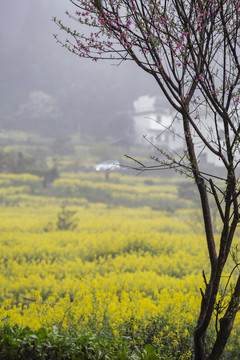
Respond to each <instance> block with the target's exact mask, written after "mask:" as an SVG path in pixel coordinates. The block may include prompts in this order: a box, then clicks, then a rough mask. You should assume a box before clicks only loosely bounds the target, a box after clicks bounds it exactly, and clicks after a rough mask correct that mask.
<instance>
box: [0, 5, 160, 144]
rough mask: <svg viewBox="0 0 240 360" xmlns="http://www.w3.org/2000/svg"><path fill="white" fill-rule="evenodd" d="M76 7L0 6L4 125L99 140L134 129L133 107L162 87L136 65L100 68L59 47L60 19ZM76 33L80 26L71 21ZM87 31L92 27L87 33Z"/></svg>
mask: <svg viewBox="0 0 240 360" xmlns="http://www.w3.org/2000/svg"><path fill="white" fill-rule="evenodd" d="M67 9H68V10H70V11H72V12H74V11H75V8H74V7H73V6H72V5H71V3H70V1H67V0H66V1H61V0H51V1H49V0H41V1H37V0H22V1H21V2H19V1H17V0H14V1H11V2H2V3H1V5H0V66H1V75H0V76H1V78H0V93H1V97H0V127H1V128H3V129H22V130H25V131H31V132H32V131H36V132H39V133H41V134H43V135H56V136H63V135H68V134H69V133H71V132H76V131H80V132H81V133H82V134H83V135H84V136H85V135H86V136H90V137H92V138H93V139H103V138H106V137H109V136H110V137H111V136H112V137H115V138H116V137H125V136H127V133H128V132H129V131H132V124H131V117H130V116H129V112H131V107H132V102H133V100H134V99H136V98H137V97H138V96H139V95H141V94H146V93H154V92H156V91H157V87H156V85H155V83H154V81H153V80H152V79H151V77H150V76H148V75H145V74H143V73H142V72H141V70H139V69H138V68H137V67H136V65H134V64H131V63H123V64H122V65H121V66H118V67H117V66H113V64H111V63H110V62H104V63H100V62H98V63H93V62H91V61H89V60H85V59H79V58H77V57H76V56H74V55H73V54H71V53H69V52H68V51H67V50H66V49H63V48H62V47H61V46H59V45H58V44H56V41H55V39H54V38H53V35H52V34H53V33H57V32H58V31H59V30H58V28H57V26H56V25H55V24H54V23H53V22H52V21H51V18H52V17H53V16H58V17H60V18H61V19H62V20H63V21H65V22H68V23H69V19H68V17H67V16H66V15H65V10H67ZM70 25H71V27H73V28H74V27H77V26H79V25H78V24H77V23H74V22H71V23H70ZM83 31H84V29H83Z"/></svg>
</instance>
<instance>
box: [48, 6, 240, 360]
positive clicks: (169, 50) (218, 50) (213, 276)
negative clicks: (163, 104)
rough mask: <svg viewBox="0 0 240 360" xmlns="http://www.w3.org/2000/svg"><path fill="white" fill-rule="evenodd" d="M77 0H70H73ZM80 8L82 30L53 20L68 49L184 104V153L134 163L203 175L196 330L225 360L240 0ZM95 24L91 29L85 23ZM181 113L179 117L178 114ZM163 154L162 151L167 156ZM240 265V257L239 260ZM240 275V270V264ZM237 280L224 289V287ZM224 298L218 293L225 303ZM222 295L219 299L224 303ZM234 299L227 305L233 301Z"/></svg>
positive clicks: (199, 341)
mask: <svg viewBox="0 0 240 360" xmlns="http://www.w3.org/2000/svg"><path fill="white" fill-rule="evenodd" d="M70 1H71V0H70ZM71 2H72V3H73V4H75V5H76V10H77V11H76V14H75V15H74V16H73V15H70V14H69V17H70V18H71V19H75V20H77V21H78V23H80V24H81V26H80V27H79V28H80V29H82V26H83V25H85V30H84V32H83V33H80V32H78V31H77V30H71V29H70V28H68V27H66V26H64V25H63V24H62V22H61V21H60V20H57V19H54V20H55V22H56V24H57V25H58V26H59V27H60V29H62V30H65V31H66V32H67V33H68V35H69V36H70V35H71V36H70V39H67V40H66V42H65V41H62V40H61V39H59V37H58V36H56V38H57V41H59V42H60V43H61V44H62V45H63V46H65V47H66V48H68V49H69V50H70V51H72V52H73V53H75V54H76V55H78V56H79V57H85V58H89V59H92V60H93V61H97V60H100V59H101V60H103V59H109V60H111V61H117V62H121V61H127V60H129V61H133V62H135V63H136V64H137V65H138V66H139V67H140V68H141V69H142V70H143V71H145V72H147V73H148V74H149V75H151V76H152V77H153V78H154V79H155V81H156V82H157V84H158V85H159V88H160V89H161V91H162V92H163V94H164V96H165V97H166V98H167V100H168V102H169V103H170V104H171V106H172V107H173V108H174V109H175V110H176V113H177V116H176V119H175V120H174V121H173V123H172V125H171V129H170V128H169V129H168V130H170V131H172V132H173V133H175V124H176V121H178V122H179V121H181V123H182V132H181V134H178V136H180V137H182V138H183V139H184V140H185V150H183V152H182V154H179V155H178V156H173V155H172V154H170V153H167V151H166V150H165V149H158V150H159V151H160V152H161V154H162V155H164V156H165V158H164V160H159V159H158V158H155V160H156V161H157V163H155V164H154V166H152V167H147V166H145V165H144V164H141V163H139V162H137V161H136V162H135V164H136V168H138V169H140V170H150V169H165V168H168V167H172V168H175V170H176V171H179V172H184V173H186V174H187V175H189V176H192V178H193V179H194V181H195V183H196V186H197V189H198V191H199V194H200V201H201V207H202V213H203V221H204V225H205V233H206V243H207V248H208V252H209V259H210V268H211V271H210V274H209V277H207V276H205V273H204V272H203V275H204V276H203V278H204V283H205V286H204V289H202V290H201V294H200V296H201V297H202V302H201V309H200V313H199V318H198V322H197V324H196V327H195V331H194V352H195V359H196V360H206V359H208V360H217V359H219V358H220V356H221V355H222V353H223V350H224V347H225V345H226V343H227V340H228V338H229V336H230V333H231V330H232V327H233V323H234V319H235V316H236V313H237V311H238V309H239V302H240V276H239V275H237V276H235V277H234V276H232V278H231V280H232V279H235V282H234V286H233V288H232V291H230V292H228V296H229V300H228V302H227V306H225V307H224V305H223V302H224V301H225V300H226V299H223V298H224V296H223V295H222V296H218V295H219V291H220V287H221V283H222V281H223V271H224V268H225V265H226V262H227V260H228V258H229V255H230V253H231V249H232V243H233V239H234V235H235V232H236V229H237V226H238V224H239V218H240V216H239V195H240V185H239V177H238V170H239V169H238V168H239V163H240V160H239V158H240V153H239V142H240V117H239V110H240V108H239V100H240V62H239V55H240V52H239V50H240V32H239V29H240V1H239V0H102V1H97V4H96V0H79V1H77V0H76V1H75V2H74V1H71ZM86 27H88V28H89V31H88V30H87V29H86ZM179 119H180V120H179ZM203 151H208V152H209V153H211V154H212V155H213V156H214V157H215V159H216V161H218V162H220V163H221V165H222V166H223V167H224V169H225V176H223V177H217V176H215V175H214V174H211V173H207V174H206V173H205V172H204V168H203V167H202V163H201V161H199V158H200V155H201V153H202V152H203ZM159 157H160V156H159ZM210 196H212V197H213V198H214V200H215V205H216V208H217V209H218V215H219V219H220V222H221V224H222V230H221V236H220V241H219V242H216V238H215V237H216V236H215V234H214V231H213V225H212V212H211V209H210V205H209V197H210ZM234 259H235V261H236V266H235V268H234V270H238V267H239V264H238V260H237V255H236V254H235V257H234ZM236 272H238V273H239V271H236ZM227 288H228V287H227V286H226V288H225V294H226V292H227V290H226V289H227ZM217 299H218V300H217ZM219 299H220V300H219ZM225 305H226V304H225ZM215 310H216V313H217V317H216V337H215V340H214V343H213V345H212V347H211V348H210V349H209V347H207V346H206V334H207V330H208V328H209V325H210V322H211V320H212V319H213V317H214V311H215Z"/></svg>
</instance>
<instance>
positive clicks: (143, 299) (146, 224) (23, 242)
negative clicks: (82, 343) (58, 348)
mask: <svg viewBox="0 0 240 360" xmlns="http://www.w3.org/2000/svg"><path fill="white" fill-rule="evenodd" d="M110 179H111V181H110V182H109V183H106V182H104V176H103V175H102V174H83V175H79V174H77V175H76V174H63V175H62V177H61V178H60V179H58V180H56V181H55V182H54V184H53V185H52V187H51V188H48V189H42V185H41V179H39V178H38V177H35V176H30V175H8V174H2V175H0V186H1V188H0V199H1V204H0V319H2V321H3V319H6V317H7V318H8V321H9V323H10V324H15V323H18V324H19V325H22V326H25V325H29V326H30V327H31V328H33V329H37V328H39V327H40V326H46V327H47V328H51V327H53V326H61V327H63V328H71V327H72V326H73V327H74V328H83V327H84V326H86V325H87V324H89V323H90V322H93V321H94V322H95V323H96V326H99V327H101V324H102V323H103V322H104V321H106V319H107V321H108V322H109V323H110V325H111V327H112V329H114V331H115V332H116V333H117V332H118V329H119V328H120V326H121V324H123V323H124V322H126V321H129V320H130V319H132V318H134V319H136V320H144V321H148V319H149V318H151V317H154V316H161V315H164V316H165V317H166V318H167V319H168V324H169V325H170V324H171V323H172V324H174V327H175V328H176V329H179V331H180V330H181V331H182V329H183V328H184V326H185V325H186V324H192V323H194V321H195V319H196V315H197V312H198V309H199V305H200V300H201V299H200V295H199V293H200V292H199V288H200V287H202V286H204V285H203V279H202V270H203V269H204V270H205V273H206V276H208V256H207V252H206V247H205V240H204V234H203V233H202V232H201V231H199V230H197V229H199V228H200V227H199V223H200V219H198V220H196V219H197V217H196V216H193V215H194V214H199V212H198V209H194V208H193V203H191V202H190V201H188V200H186V201H185V204H186V206H185V207H181V206H180V205H179V206H176V208H173V207H172V205H171V208H166V210H164V209H163V208H162V206H161V201H163V204H166V203H169V204H174V201H176V204H177V203H178V204H180V202H179V198H178V184H179V181H180V180H181V181H182V179H180V180H179V179H156V178H154V179H153V182H154V184H151V183H149V185H147V184H148V183H147V182H146V179H144V178H143V177H135V176H126V175H125V176H124V175H119V174H118V175H117V174H115V175H112V174H111V177H110ZM84 189H85V190H84ZM98 191H99V192H100V191H105V193H103V195H104V196H105V195H106V193H107V194H110V195H111V199H110V200H111V201H110V200H108V201H105V203H104V202H94V201H89V198H90V196H91V194H95V193H96V194H98ZM67 194H69V196H67ZM86 194H89V195H88V196H89V197H87V195H86ZM96 196H97V195H96ZM118 198H120V200H119V202H117V199H118ZM147 198H148V199H151V198H153V199H154V206H151V204H150V203H149V204H150V205H147V206H146V205H144V201H145V199H147ZM108 199H109V198H108ZM131 199H136V203H137V206H134V203H133V202H131V201H130V200H131ZM141 199H142V200H141ZM93 200H94V199H93ZM140 200H141V201H142V203H141V204H140V202H139V201H140ZM128 201H129V202H128ZM171 201H173V202H171ZM125 203H126V204H127V205H129V206H126V205H125ZM63 204H64V205H66V206H67V208H68V209H70V210H71V211H74V212H75V215H74V217H75V219H76V220H77V222H76V224H77V226H76V228H75V229H74V230H64V231H63V230H61V231H60V230H59V228H58V227H57V219H58V214H59V211H60V210H61V206H62V205H63ZM156 204H159V206H157V209H156ZM199 216H200V215H199ZM197 221H198V222H199V223H197ZM194 229H196V230H194ZM184 324H185V325H184ZM169 325H168V326H169ZM176 331H177V330H176ZM185 331H186V335H187V332H188V330H187V328H186V329H185ZM169 336H171V334H170V335H169ZM174 336H176V334H175V335H174Z"/></svg>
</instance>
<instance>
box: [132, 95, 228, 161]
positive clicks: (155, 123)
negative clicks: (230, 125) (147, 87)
mask: <svg viewBox="0 0 240 360" xmlns="http://www.w3.org/2000/svg"><path fill="white" fill-rule="evenodd" d="M133 108H134V112H133V119H134V123H135V133H136V143H137V144H146V145H149V142H150V143H152V144H154V145H155V146H156V147H158V148H161V149H162V150H166V151H167V152H169V153H174V154H179V155H180V156H181V155H182V154H183V152H184V150H185V149H186V146H185V140H184V136H183V124H182V121H181V119H178V118H177V116H176V111H175V110H174V109H173V108H170V105H169V104H168V102H167V101H166V100H165V99H164V98H163V97H156V96H149V95H144V96H140V97H139V98H138V99H137V100H136V101H134V102H133ZM198 113H199V117H200V119H201V121H200V120H199V125H198V126H199V127H201V132H202V133H203V134H204V136H205V137H206V138H207V139H208V141H209V142H211V138H212V137H214V134H213V131H212V129H211V127H210V125H209V124H211V123H212V119H211V118H210V115H209V114H206V111H204V109H203V108H201V107H199V108H198ZM196 121H197V120H196ZM220 132H221V129H220ZM192 135H193V138H194V136H195V134H194V131H193V134H192ZM145 136H146V138H147V139H148V140H149V142H148V141H146V140H145V139H144V137H145ZM196 139H197V138H196ZM195 150H196V154H197V156H198V155H199V156H200V155H201V158H202V161H204V162H205V163H206V165H207V164H208V165H209V164H213V165H215V166H219V165H221V162H218V161H216V156H215V155H214V154H212V153H211V152H210V151H208V150H207V149H203V148H202V147H200V145H199V146H198V143H197V142H196V144H195Z"/></svg>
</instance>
